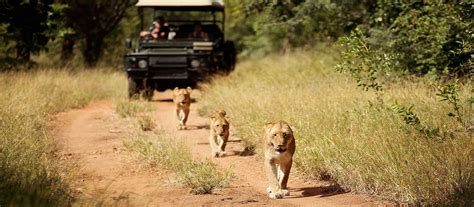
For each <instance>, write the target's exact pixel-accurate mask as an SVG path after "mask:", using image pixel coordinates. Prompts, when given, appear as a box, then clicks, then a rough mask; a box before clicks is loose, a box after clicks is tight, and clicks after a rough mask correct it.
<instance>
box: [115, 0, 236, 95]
mask: <svg viewBox="0 0 474 207" xmlns="http://www.w3.org/2000/svg"><path fill="white" fill-rule="evenodd" d="M136 6H137V7H138V13H139V15H140V29H141V31H146V30H147V29H148V27H147V26H148V25H150V24H151V23H152V22H153V20H154V19H155V18H156V17H158V16H162V17H164V19H165V26H167V28H168V32H167V33H168V34H167V36H166V37H165V38H159V39H146V38H141V37H138V36H139V35H138V33H137V38H135V39H134V41H132V40H131V39H127V48H129V49H130V51H129V52H128V53H127V54H126V55H125V56H124V65H125V71H126V72H127V75H128V92H129V96H130V97H133V96H135V95H138V94H140V93H141V94H143V96H144V97H145V98H148V99H149V98H151V96H152V95H153V91H154V90H158V91H164V90H166V89H169V88H174V87H186V86H191V87H193V86H196V84H197V83H198V82H199V81H202V80H206V79H207V78H209V76H210V75H212V74H214V73H219V72H220V73H228V72H230V71H232V70H233V69H234V66H235V60H236V51H235V47H234V43H233V42H232V41H226V40H225V35H224V33H223V31H224V26H225V25H224V22H225V11H224V3H223V2H222V0H180V1H177V0H139V1H138V3H137V4H136ZM196 22H200V24H201V25H202V26H201V27H202V30H203V31H204V32H205V33H207V38H201V39H196V38H189V37H188V34H189V33H191V32H193V29H194V26H195V23H196ZM132 43H134V44H132Z"/></svg>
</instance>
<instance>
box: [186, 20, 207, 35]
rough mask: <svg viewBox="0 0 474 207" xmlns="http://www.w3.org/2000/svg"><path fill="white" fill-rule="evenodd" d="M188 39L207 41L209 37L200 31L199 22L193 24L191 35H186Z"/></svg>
mask: <svg viewBox="0 0 474 207" xmlns="http://www.w3.org/2000/svg"><path fill="white" fill-rule="evenodd" d="M188 38H189V39H192V38H199V39H208V38H209V36H208V34H207V33H206V32H204V31H203V30H202V25H201V22H199V21H198V22H194V29H193V31H192V32H191V33H189V34H188Z"/></svg>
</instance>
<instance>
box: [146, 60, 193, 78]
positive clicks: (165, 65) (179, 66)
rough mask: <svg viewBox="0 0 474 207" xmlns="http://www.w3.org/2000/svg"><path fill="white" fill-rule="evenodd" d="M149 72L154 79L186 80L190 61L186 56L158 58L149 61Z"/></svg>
mask: <svg viewBox="0 0 474 207" xmlns="http://www.w3.org/2000/svg"><path fill="white" fill-rule="evenodd" d="M149 61H150V62H149V70H150V73H151V74H153V77H154V78H159V79H186V78H187V77H188V71H187V68H188V59H187V57H186V56H156V57H150V59H149Z"/></svg>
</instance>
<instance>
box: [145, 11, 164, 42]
mask: <svg viewBox="0 0 474 207" xmlns="http://www.w3.org/2000/svg"><path fill="white" fill-rule="evenodd" d="M140 37H142V38H145V39H159V38H167V37H168V27H166V26H165V18H164V17H162V16H159V17H157V18H155V21H153V26H151V27H150V28H149V30H148V31H142V32H140Z"/></svg>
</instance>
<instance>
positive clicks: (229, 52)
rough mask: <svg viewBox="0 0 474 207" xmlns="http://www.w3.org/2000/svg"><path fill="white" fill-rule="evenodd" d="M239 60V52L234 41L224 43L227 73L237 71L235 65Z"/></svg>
mask: <svg viewBox="0 0 474 207" xmlns="http://www.w3.org/2000/svg"><path fill="white" fill-rule="evenodd" d="M236 60H237V50H236V49H235V44H234V42H233V41H225V42H224V62H225V65H226V67H225V71H226V72H227V73H229V72H231V71H233V70H234V69H235V63H236Z"/></svg>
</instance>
